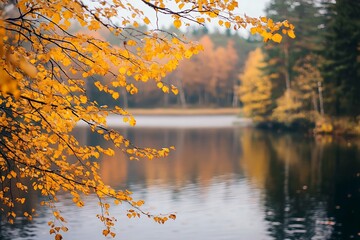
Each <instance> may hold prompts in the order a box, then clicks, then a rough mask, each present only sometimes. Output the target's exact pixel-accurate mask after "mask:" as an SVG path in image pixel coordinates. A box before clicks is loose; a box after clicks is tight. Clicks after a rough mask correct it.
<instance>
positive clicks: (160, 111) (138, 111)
mask: <svg viewBox="0 0 360 240" xmlns="http://www.w3.org/2000/svg"><path fill="white" fill-rule="evenodd" d="M126 111H127V112H129V113H130V114H132V115H134V116H136V115H149V116H156V115H239V114H240V112H241V110H240V108H153V109H147V108H129V109H126Z"/></svg>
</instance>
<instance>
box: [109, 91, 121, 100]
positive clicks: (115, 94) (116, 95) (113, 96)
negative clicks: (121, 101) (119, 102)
mask: <svg viewBox="0 0 360 240" xmlns="http://www.w3.org/2000/svg"><path fill="white" fill-rule="evenodd" d="M111 96H112V98H113V99H115V100H116V99H118V98H119V96H120V95H119V93H118V92H114V93H113V94H112V95H111Z"/></svg>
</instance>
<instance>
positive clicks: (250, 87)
mask: <svg viewBox="0 0 360 240" xmlns="http://www.w3.org/2000/svg"><path fill="white" fill-rule="evenodd" d="M266 14H267V16H268V17H272V18H273V19H274V20H278V21H281V20H282V19H289V21H291V22H292V23H294V25H295V26H296V29H295V30H296V39H295V40H292V39H290V38H287V37H285V38H284V39H283V42H282V44H273V43H267V44H264V45H263V47H262V48H261V49H260V48H259V49H257V50H255V51H253V52H251V53H250V54H249V57H248V59H247V62H246V65H245V69H244V72H243V73H242V74H241V75H240V81H241V86H240V91H239V92H240V100H241V101H242V103H243V106H244V108H243V110H244V113H245V114H246V115H247V116H250V117H253V118H254V119H255V120H257V121H258V122H261V123H269V122H270V123H272V125H277V124H279V123H280V125H285V126H289V127H291V126H294V127H299V126H304V125H308V124H310V125H312V124H317V126H316V131H318V132H333V131H334V130H335V131H342V132H343V133H350V132H352V133H354V132H357V133H360V125H359V119H357V118H358V116H359V114H360V15H359V14H360V2H358V1H351V0H337V1H315V0H272V1H271V2H270V4H269V5H268V7H267V8H266ZM345 119H346V120H345Z"/></svg>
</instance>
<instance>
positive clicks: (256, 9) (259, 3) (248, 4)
mask: <svg viewBox="0 0 360 240" xmlns="http://www.w3.org/2000/svg"><path fill="white" fill-rule="evenodd" d="M269 1H270V0H239V1H238V2H239V8H238V9H237V10H236V12H237V13H238V14H240V15H243V14H246V15H248V16H251V17H259V16H264V9H265V6H266V4H267V3H268V2H269ZM134 3H135V2H132V4H134ZM139 4H140V5H141V6H138V7H139V8H140V9H142V10H143V11H144V12H145V15H146V16H147V17H149V19H150V20H151V21H152V22H153V23H155V19H156V18H155V13H154V11H153V10H152V9H150V8H148V7H147V6H145V5H142V3H139ZM134 5H137V4H134ZM169 7H171V6H169ZM172 21H173V19H172V18H171V17H169V16H161V18H159V23H160V26H162V27H164V26H168V25H170V24H172ZM216 22H217V21H216ZM211 25H212V24H207V26H208V27H209V28H210V29H212V28H214V26H211ZM214 25H215V24H214ZM241 32H242V33H244V31H241Z"/></svg>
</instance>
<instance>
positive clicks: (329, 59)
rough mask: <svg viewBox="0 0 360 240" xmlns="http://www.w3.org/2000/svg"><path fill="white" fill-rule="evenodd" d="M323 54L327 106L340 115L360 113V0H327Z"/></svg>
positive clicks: (325, 4) (356, 114)
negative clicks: (330, 0) (331, 0)
mask: <svg viewBox="0 0 360 240" xmlns="http://www.w3.org/2000/svg"><path fill="white" fill-rule="evenodd" d="M323 6H326V12H325V14H324V15H325V16H326V17H327V18H328V21H327V22H326V25H325V29H326V40H325V44H324V46H325V47H324V50H323V56H324V58H325V63H324V65H323V69H322V70H323V76H324V79H325V97H326V100H327V101H326V103H327V104H326V109H327V110H328V111H329V112H330V113H331V114H333V115H336V116H358V115H360V97H359V94H360V2H359V1H353V0H337V1H336V2H335V3H332V2H329V1H326V2H324V3H323Z"/></svg>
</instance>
